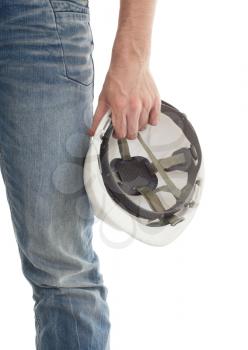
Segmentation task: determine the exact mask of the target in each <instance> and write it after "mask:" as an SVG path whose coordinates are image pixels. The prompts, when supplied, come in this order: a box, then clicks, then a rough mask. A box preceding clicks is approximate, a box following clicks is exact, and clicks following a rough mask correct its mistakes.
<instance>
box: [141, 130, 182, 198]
mask: <svg viewBox="0 0 248 350" xmlns="http://www.w3.org/2000/svg"><path fill="white" fill-rule="evenodd" d="M138 140H139V141H140V143H141V145H142V146H143V148H144V150H145V151H146V153H147V154H148V156H149V157H150V159H151V161H152V163H153V165H154V166H155V167H156V169H157V171H158V172H159V174H160V175H161V177H162V179H163V180H164V182H165V183H166V184H167V186H168V187H169V189H170V192H171V193H172V194H173V195H174V197H176V198H180V195H181V191H180V190H179V189H178V188H177V187H176V185H175V184H174V182H173V181H172V180H171V179H170V177H169V176H168V175H167V173H166V171H165V170H164V168H163V166H162V165H161V163H160V162H159V160H158V159H157V158H156V157H155V155H154V154H153V152H152V151H151V149H150V148H149V147H148V145H147V144H146V143H145V141H144V140H143V138H142V136H141V134H140V133H138Z"/></svg>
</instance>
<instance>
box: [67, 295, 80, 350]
mask: <svg viewBox="0 0 248 350" xmlns="http://www.w3.org/2000/svg"><path fill="white" fill-rule="evenodd" d="M69 290H71V288H69ZM68 297H69V302H70V307H71V312H72V316H73V319H74V321H75V324H76V334H77V341H78V350H80V341H79V334H78V325H77V320H76V318H75V315H74V312H73V307H72V302H71V297H70V295H68Z"/></svg>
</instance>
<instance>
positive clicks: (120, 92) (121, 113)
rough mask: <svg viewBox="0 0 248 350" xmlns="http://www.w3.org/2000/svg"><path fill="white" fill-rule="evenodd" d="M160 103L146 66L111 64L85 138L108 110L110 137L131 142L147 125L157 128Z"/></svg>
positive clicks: (129, 63) (92, 132) (135, 63)
mask: <svg viewBox="0 0 248 350" xmlns="http://www.w3.org/2000/svg"><path fill="white" fill-rule="evenodd" d="M160 108H161V99H160V96H159V93H158V89H157V87H156V85H155V83H154V81H153V78H152V76H151V74H150V72H149V69H148V67H147V65H140V64H138V63H137V62H134V63H132V62H128V64H111V65H110V68H109V70H108V72H107V75H106V78H105V81H104V84H103V88H102V91H101V93H100V95H99V98H98V106H97V108H96V111H95V114H94V117H93V123H92V126H91V128H90V129H89V135H91V136H93V135H94V133H95V131H96V128H97V126H98V124H99V123H100V121H101V119H102V118H103V116H104V115H105V113H106V112H107V111H108V110H109V109H111V114H112V123H113V128H114V136H115V137H116V138H118V139H122V138H127V139H130V140H132V139H135V138H136V137H137V133H138V131H139V130H143V129H144V128H145V127H146V125H147V124H148V123H149V124H151V125H157V123H158V117H159V113H160Z"/></svg>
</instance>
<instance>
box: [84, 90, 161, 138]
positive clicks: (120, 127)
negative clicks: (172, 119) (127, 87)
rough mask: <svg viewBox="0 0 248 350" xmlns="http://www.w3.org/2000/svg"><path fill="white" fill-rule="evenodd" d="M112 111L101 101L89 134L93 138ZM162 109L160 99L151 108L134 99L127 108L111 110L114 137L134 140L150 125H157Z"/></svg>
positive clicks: (147, 104)
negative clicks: (101, 122)
mask: <svg viewBox="0 0 248 350" xmlns="http://www.w3.org/2000/svg"><path fill="white" fill-rule="evenodd" d="M109 109H110V106H109V105H108V104H107V103H105V102H104V101H101V100H100V101H99V103H98V106H97V108H96V111H95V114H94V116H93V122H92V125H91V128H90V129H89V130H88V134H89V135H90V136H93V135H94V133H95V131H96V129H97V127H98V125H99V123H100V121H101V119H102V118H103V116H104V115H105V114H106V112H107V111H108V110H109ZM160 109H161V101H160V98H158V97H157V98H156V100H155V102H154V103H153V104H152V105H151V106H150V105H149V103H147V102H146V104H142V102H141V100H139V99H133V100H131V101H130V103H129V104H128V107H126V108H117V107H116V106H115V107H114V108H111V110H112V113H111V116H112V123H113V128H114V134H113V136H114V137H115V138H117V139H122V138H127V139H129V140H134V139H135V138H136V137H137V134H138V131H140V130H144V129H145V128H146V126H147V124H148V123H149V124H150V125H157V124H158V119H159V114H160Z"/></svg>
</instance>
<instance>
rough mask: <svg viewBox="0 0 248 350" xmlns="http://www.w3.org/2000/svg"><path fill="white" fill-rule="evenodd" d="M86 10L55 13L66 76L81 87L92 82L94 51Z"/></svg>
mask: <svg viewBox="0 0 248 350" xmlns="http://www.w3.org/2000/svg"><path fill="white" fill-rule="evenodd" d="M87 11H88V9H87V8H85V11H84V12H71V11H68V12H67V11H55V12H54V14H55V20H56V25H57V31H58V35H59V38H60V41H61V46H62V51H63V59H64V65H65V71H66V76H67V78H68V79H70V80H73V81H75V82H78V83H80V84H82V85H86V86H87V85H90V84H92V83H93V80H94V63H93V58H92V51H93V49H94V43H93V37H92V31H91V27H90V19H89V13H88V12H87Z"/></svg>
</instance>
